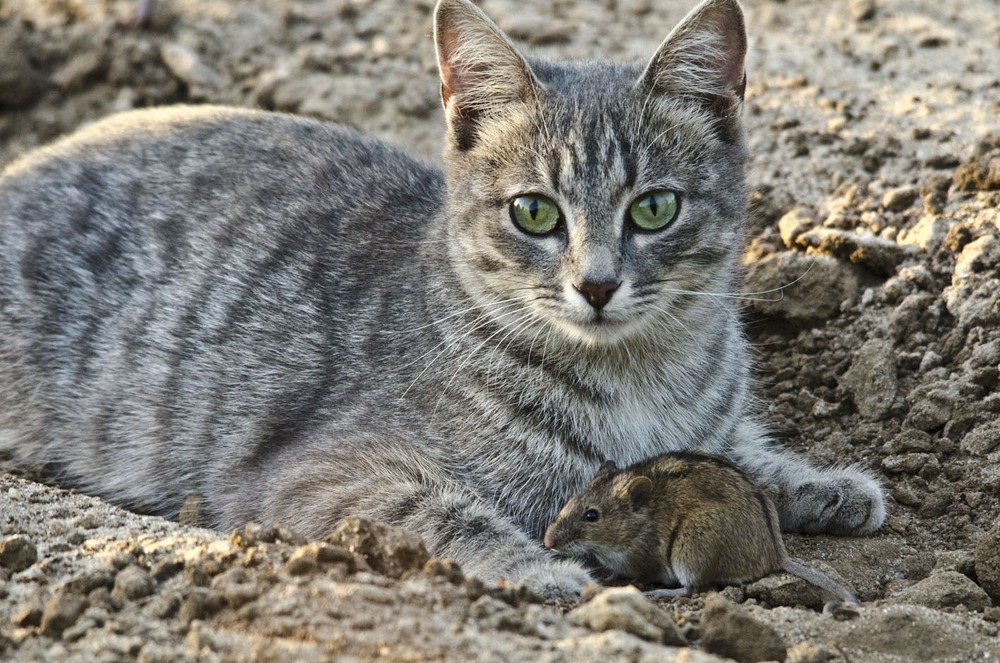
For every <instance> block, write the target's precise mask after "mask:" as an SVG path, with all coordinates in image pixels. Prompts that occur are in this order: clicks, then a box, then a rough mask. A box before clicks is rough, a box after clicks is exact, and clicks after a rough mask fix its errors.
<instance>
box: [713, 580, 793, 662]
mask: <svg viewBox="0 0 1000 663" xmlns="http://www.w3.org/2000/svg"><path fill="white" fill-rule="evenodd" d="M701 644H702V647H704V648H705V650H706V651H708V652H711V653H713V654H718V655H719V656H726V657H728V658H732V659H734V660H736V661H740V662H741V663H755V662H756V661H784V660H785V654H786V650H785V643H784V642H783V641H782V640H781V636H779V635H778V634H777V632H775V630H774V629H773V628H771V627H770V626H769V625H767V624H765V623H763V622H760V621H757V620H756V619H754V618H753V617H751V616H750V615H749V614H748V613H747V612H746V611H745V610H744V609H743V608H741V607H739V606H738V605H736V604H735V603H731V602H729V601H727V600H726V599H724V598H722V597H721V596H719V595H718V594H710V595H709V596H708V598H706V599H705V610H704V611H703V612H702V614H701Z"/></svg>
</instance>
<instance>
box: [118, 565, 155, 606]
mask: <svg viewBox="0 0 1000 663" xmlns="http://www.w3.org/2000/svg"><path fill="white" fill-rule="evenodd" d="M155 589H156V582H155V581H154V580H153V577H152V576H151V575H150V573H149V571H147V570H146V569H144V568H142V567H141V566H138V565H136V564H130V565H129V566H126V567H125V568H124V569H122V570H121V571H119V572H118V577H116V578H115V586H114V589H112V590H111V596H113V597H114V598H116V599H127V600H131V601H134V600H136V599H141V598H145V597H147V596H149V595H150V594H152V593H153V590H155Z"/></svg>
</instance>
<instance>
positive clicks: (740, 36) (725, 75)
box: [718, 15, 747, 98]
mask: <svg viewBox="0 0 1000 663" xmlns="http://www.w3.org/2000/svg"><path fill="white" fill-rule="evenodd" d="M718 22H719V23H718V24H719V28H718V29H719V34H720V35H722V39H723V43H725V49H724V50H723V52H722V53H721V54H720V55H721V57H720V58H719V61H718V64H719V74H720V75H721V78H722V80H723V83H724V89H728V90H733V91H735V92H737V93H738V94H739V96H740V97H741V98H742V97H743V90H744V88H745V87H746V70H745V66H744V63H743V58H744V54H745V53H746V49H747V43H746V34H745V33H744V32H743V26H742V24H737V23H735V22H734V21H733V20H732V17H731V16H728V15H724V16H721V17H719V19H718Z"/></svg>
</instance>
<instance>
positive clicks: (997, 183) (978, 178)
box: [953, 154, 1000, 191]
mask: <svg viewBox="0 0 1000 663" xmlns="http://www.w3.org/2000/svg"><path fill="white" fill-rule="evenodd" d="M953 181H954V182H955V187H956V188H957V189H958V190H959V191H996V190H998V189H1000V154H994V155H992V156H988V157H983V158H982V159H978V160H976V161H970V162H969V163H965V164H962V165H961V166H959V168H958V170H956V171H955V175H954V176H953Z"/></svg>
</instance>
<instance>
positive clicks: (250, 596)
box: [212, 566, 267, 608]
mask: <svg viewBox="0 0 1000 663" xmlns="http://www.w3.org/2000/svg"><path fill="white" fill-rule="evenodd" d="M266 586H267V585H266V584H265V583H261V582H259V581H258V579H257V576H253V575H251V574H250V572H249V571H247V569H245V568H243V567H240V566H234V567H233V568H231V569H228V570H226V571H224V572H222V573H220V574H219V575H217V576H216V577H215V578H213V579H212V589H213V590H214V595H215V596H217V597H218V598H219V599H220V600H221V601H222V602H223V603H225V604H226V605H227V606H229V607H230V608H239V607H240V606H243V605H245V604H247V603H249V602H250V601H253V600H255V599H256V598H257V597H258V596H260V594H261V592H262V591H263V587H266Z"/></svg>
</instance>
